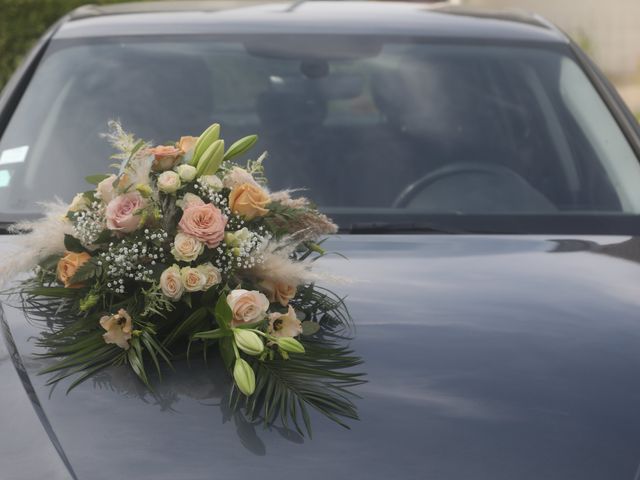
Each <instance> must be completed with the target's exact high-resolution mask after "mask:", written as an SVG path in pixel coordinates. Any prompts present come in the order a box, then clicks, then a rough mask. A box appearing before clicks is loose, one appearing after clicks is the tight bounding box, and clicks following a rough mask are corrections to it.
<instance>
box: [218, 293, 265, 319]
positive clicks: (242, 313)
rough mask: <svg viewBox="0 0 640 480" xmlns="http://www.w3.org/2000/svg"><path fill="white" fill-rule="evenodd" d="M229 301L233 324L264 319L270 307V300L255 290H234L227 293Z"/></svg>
mask: <svg viewBox="0 0 640 480" xmlns="http://www.w3.org/2000/svg"><path fill="white" fill-rule="evenodd" d="M227 303H228V304H229V307H230V308H231V312H232V313H233V320H232V321H231V324H232V325H233V326H238V325H242V324H244V323H253V322H258V321H260V320H262V319H263V318H264V317H265V315H266V314H267V310H268V309H269V300H268V299H267V297H265V296H264V295H263V294H262V293H260V292H257V291H255V290H251V291H250V290H242V289H238V290H232V291H231V293H229V295H227Z"/></svg>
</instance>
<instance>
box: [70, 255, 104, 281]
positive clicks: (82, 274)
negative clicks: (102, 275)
mask: <svg viewBox="0 0 640 480" xmlns="http://www.w3.org/2000/svg"><path fill="white" fill-rule="evenodd" d="M99 268H100V267H99V266H98V264H97V263H96V261H95V260H94V259H91V260H89V261H87V262H85V263H84V264H82V265H81V266H80V268H78V270H76V273H75V274H74V275H73V277H71V279H70V280H69V281H70V283H71V284H76V283H83V282H86V281H87V280H90V279H92V278H93V277H95V276H96V273H97V272H98V270H99Z"/></svg>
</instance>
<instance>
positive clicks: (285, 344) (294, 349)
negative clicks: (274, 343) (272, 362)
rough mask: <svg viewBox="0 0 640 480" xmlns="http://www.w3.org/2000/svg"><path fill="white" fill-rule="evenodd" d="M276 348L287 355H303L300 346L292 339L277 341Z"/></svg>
mask: <svg viewBox="0 0 640 480" xmlns="http://www.w3.org/2000/svg"><path fill="white" fill-rule="evenodd" d="M278 346H279V347H280V348H281V349H282V350H284V351H285V352H289V353H304V347H303V346H302V344H301V343H300V342H299V341H298V340H296V339H295V338H293V337H282V338H279V339H278Z"/></svg>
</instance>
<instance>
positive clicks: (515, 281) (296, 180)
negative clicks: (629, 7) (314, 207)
mask: <svg viewBox="0 0 640 480" xmlns="http://www.w3.org/2000/svg"><path fill="white" fill-rule="evenodd" d="M110 119H119V120H121V122H122V123H123V125H124V127H125V128H126V129H129V130H131V131H134V132H136V133H137V134H138V135H140V136H141V137H146V138H152V139H154V140H156V141H157V142H162V141H166V140H169V139H175V138H176V137H177V136H178V135H180V134H185V133H191V134H193V135H197V134H198V133H200V132H201V131H202V130H203V128H205V127H206V126H207V125H209V124H210V123H212V122H213V121H217V122H219V123H221V124H222V128H223V132H224V135H225V138H230V139H231V138H239V137H241V136H243V135H246V134H249V133H258V134H259V135H260V142H259V146H260V147H262V149H264V150H268V151H269V153H270V156H269V158H268V160H267V163H266V169H267V174H268V176H269V178H271V179H272V184H271V186H272V188H274V189H279V188H294V187H300V186H303V187H305V188H306V189H307V195H308V196H310V197H311V198H313V199H314V200H315V201H316V202H317V203H318V204H319V205H320V206H321V208H322V210H323V211H325V212H326V213H328V214H330V215H331V216H333V217H334V218H335V219H336V221H337V222H338V223H339V225H340V230H341V232H340V234H339V235H337V236H335V237H332V238H331V239H330V240H329V241H328V242H327V244H326V245H328V249H329V250H332V251H338V252H341V253H342V254H344V255H345V256H346V257H348V260H344V259H342V258H340V257H338V256H335V257H328V258H326V259H324V260H323V262H322V263H323V265H324V268H325V270H327V271H329V272H330V273H333V274H337V275H340V276H344V277H348V278H349V279H351V282H350V283H347V284H341V285H338V287H336V288H337V289H338V290H339V291H340V292H341V293H343V294H345V295H348V306H349V307H350V309H351V313H352V315H353V317H354V321H355V323H356V326H357V327H356V330H355V332H354V337H353V340H352V341H351V346H352V348H353V349H354V350H355V351H356V352H357V354H358V355H360V356H362V357H363V359H364V361H365V363H364V365H363V367H362V368H363V370H364V371H365V372H366V373H367V383H365V384H364V385H361V386H358V387H357V388H356V393H357V394H359V395H360V396H361V399H359V400H358V401H357V404H358V409H359V414H360V421H357V422H351V423H350V426H351V430H346V429H342V428H341V427H339V426H337V425H335V424H333V423H332V422H330V421H328V420H327V419H325V418H323V417H321V416H320V415H318V416H315V417H314V418H313V424H314V436H313V438H312V439H309V438H302V437H300V436H299V435H298V434H296V433H294V432H292V431H290V430H289V429H287V428H285V427H284V426H276V427H272V428H270V429H264V428H263V427H262V426H261V424H259V423H257V424H252V423H250V422H248V421H247V420H246V419H245V418H243V417H242V416H241V415H232V414H230V412H229V411H228V408H227V407H226V405H227V404H226V394H227V391H228V386H229V385H228V383H227V380H226V377H225V374H224V372H223V371H222V369H221V368H220V367H219V365H218V363H217V361H216V359H212V360H211V361H210V364H209V365H208V366H206V365H204V364H200V363H198V362H195V363H193V364H192V365H191V368H188V366H187V365H186V364H182V363H178V364H177V368H176V371H175V372H167V376H166V377H165V378H164V379H163V381H162V382H158V384H157V385H158V387H157V391H156V392H155V394H152V393H150V392H148V391H146V390H145V389H144V388H143V387H142V386H141V385H140V383H139V382H138V381H137V380H136V379H135V378H134V376H133V375H131V374H129V372H128V371H126V370H125V369H118V368H113V369H109V370H107V371H105V372H103V373H100V374H97V375H96V376H95V377H94V378H92V379H90V380H88V381H86V382H85V383H83V384H81V385H80V386H79V387H77V388H76V389H75V390H73V391H72V392H71V393H70V394H68V395H66V394H65V392H64V390H65V388H64V387H65V385H61V386H60V387H58V388H56V389H53V390H52V389H50V388H49V387H46V386H45V383H46V380H47V378H46V377H43V376H37V372H38V371H39V370H40V369H41V368H42V367H44V366H46V364H47V361H46V360H42V359H40V358H38V356H37V353H38V351H39V350H38V348H36V346H35V345H34V338H35V337H36V336H37V335H38V333H39V330H40V327H39V326H37V325H33V324H31V323H29V322H28V321H27V320H26V319H25V317H24V314H23V313H22V312H21V311H20V310H19V309H16V308H14V307H12V306H10V305H8V304H6V305H4V307H3V314H2V326H3V330H2V333H3V334H4V343H1V344H0V352H1V356H0V375H1V377H0V378H2V381H3V387H2V388H1V389H0V422H1V423H0V425H2V434H1V435H0V478H2V479H16V480H18V479H34V478H46V479H62V478H79V479H120V478H136V479H138V478H140V479H143V478H145V479H146V478H149V479H213V478H227V479H248V478H262V479H276V478H278V479H279V478H296V477H299V478H305V479H327V478H336V479H342V478H345V479H353V480H355V479H367V480H369V479H396V478H397V479H447V480H449V479H470V478H473V479H508V480H512V479H541V478H544V479H577V478H580V479H618V478H621V479H629V480H632V479H635V478H638V473H637V472H638V465H639V464H640V440H639V439H640V435H639V433H640V318H639V315H638V310H639V307H640V266H639V265H638V262H639V261H640V240H639V239H638V237H636V235H637V234H638V232H639V231H640V217H639V215H640V165H639V164H638V158H639V154H640V132H639V129H638V125H637V123H636V122H635V120H634V119H633V117H632V115H631V114H630V113H629V112H628V110H627V108H626V107H625V106H624V104H623V103H622V102H621V100H620V99H619V97H618V96H617V94H616V93H615V91H614V90H613V89H612V87H610V85H609V84H608V82H607V81H606V79H605V78H604V77H603V76H602V75H601V74H600V73H599V72H598V70H597V69H596V68H595V67H594V66H593V65H592V64H591V62H590V61H589V60H588V59H587V58H586V57H585V56H584V55H583V54H582V53H581V52H580V51H579V49H578V48H577V47H576V46H575V45H573V44H572V43H571V42H570V41H569V39H568V38H567V37H566V36H564V35H563V34H562V33H561V32H559V31H558V30H557V29H555V28H554V27H553V26H551V25H550V24H548V23H546V22H544V21H543V20H541V19H539V18H537V17H534V16H518V15H515V14H502V13H493V14H489V13H483V12H473V11H468V10H464V9H460V8H454V7H449V6H441V5H431V6H427V5H422V4H415V3H414V4H400V3H384V2H374V3H367V2H334V3H332V2H306V3H304V2H302V3H301V2H298V3H295V4H278V3H273V4H262V5H246V4H245V5H241V4H240V3H238V4H237V5H235V6H234V5H231V4H229V5H227V4H223V3H219V2H218V3H216V2H213V3H211V4H208V3H201V2H195V3H192V2H180V3H174V4H172V3H167V4H131V5H125V6H116V7H103V8H98V7H87V8H83V9H80V10H77V11H76V12H74V13H73V14H71V15H70V16H69V17H67V18H65V19H63V20H62V21H61V22H60V23H59V24H57V25H56V26H55V27H54V28H53V29H52V30H51V31H50V32H49V33H48V34H47V35H46V36H45V37H44V38H43V39H42V41H41V42H40V44H39V45H38V46H37V47H36V48H35V49H34V51H33V52H32V54H31V55H30V57H29V58H28V59H27V60H26V62H25V63H24V65H23V66H22V68H21V69H20V70H19V71H18V72H17V73H16V75H15V76H14V78H13V79H12V81H11V82H10V84H9V85H8V86H7V87H6V88H5V90H4V91H3V93H2V96H1V97H0V135H1V137H0V222H1V223H2V225H3V228H5V227H6V226H7V225H8V224H10V223H11V222H13V221H15V220H17V219H21V218H28V217H33V216H36V215H37V214H38V213H37V212H38V207H37V205H36V204H35V202H36V201H42V200H48V199H50V198H52V197H53V196H55V195H58V196H61V197H63V198H64V199H65V200H70V199H71V197H72V195H73V193H74V192H76V191H79V190H82V189H83V178H84V176H85V175H88V174H91V173H95V172H96V171H103V170H105V168H106V166H107V159H108V157H109V155H110V153H111V152H110V151H109V147H108V145H107V144H106V142H104V140H103V139H101V138H100V133H101V132H104V131H105V130H106V129H107V126H106V124H107V121H108V120H110ZM18 241H19V240H18V238H17V237H14V236H11V235H2V236H1V237H0V252H2V253H0V255H2V257H3V258H5V259H6V258H8V257H9V256H10V255H11V252H13V251H15V246H16V243H17V242H18ZM63 383H64V382H63ZM636 442H638V443H636Z"/></svg>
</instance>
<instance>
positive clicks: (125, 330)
mask: <svg viewBox="0 0 640 480" xmlns="http://www.w3.org/2000/svg"><path fill="white" fill-rule="evenodd" d="M100 326H101V327H102V328H104V329H105V330H106V331H107V333H105V334H104V335H102V338H103V339H104V341H105V343H113V344H115V345H117V346H119V347H120V348H122V349H124V350H129V340H131V329H132V321H131V316H130V315H129V314H128V313H127V311H126V310H125V309H123V308H121V309H120V310H118V313H116V314H115V315H106V316H104V317H102V318H101V319H100Z"/></svg>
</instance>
